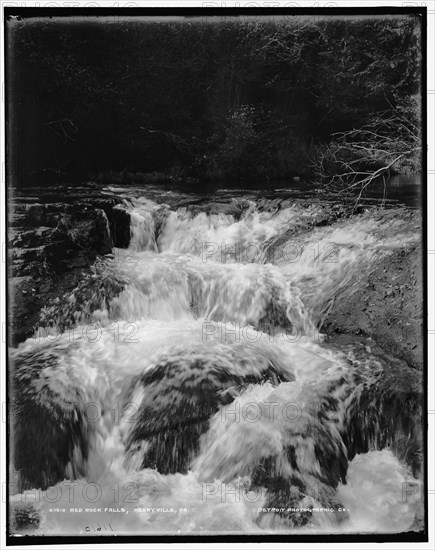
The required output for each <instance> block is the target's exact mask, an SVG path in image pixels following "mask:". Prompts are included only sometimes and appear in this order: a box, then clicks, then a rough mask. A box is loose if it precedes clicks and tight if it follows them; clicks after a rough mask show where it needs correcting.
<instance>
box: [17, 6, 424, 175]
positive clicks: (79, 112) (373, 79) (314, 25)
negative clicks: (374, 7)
mask: <svg viewBox="0 0 435 550" xmlns="http://www.w3.org/2000/svg"><path fill="white" fill-rule="evenodd" d="M210 19H211V18H210ZM8 30H9V33H8V48H9V65H8V78H9V90H10V92H9V96H8V101H9V104H8V105H9V112H11V113H12V112H13V115H11V116H10V118H9V142H8V143H9V149H8V153H9V167H10V172H9V174H10V175H11V176H12V184H13V185H31V184H44V183H57V182H61V181H74V180H76V181H80V180H81V181H83V180H84V179H86V178H89V177H91V176H95V175H96V174H97V173H98V172H101V171H106V172H107V171H114V172H117V173H121V174H118V175H117V176H116V177H117V178H119V182H122V179H123V175H122V173H124V174H126V173H128V174H131V173H137V172H142V173H148V174H150V173H152V172H156V173H159V174H164V176H165V177H167V178H168V179H171V178H172V179H179V178H181V179H183V178H197V179H204V178H206V179H211V180H218V181H221V180H225V181H227V182H228V181H234V182H237V181H248V180H250V179H258V180H265V181H268V180H272V179H279V178H288V177H292V176H302V177H305V178H310V179H315V180H316V181H319V180H322V181H325V183H327V184H332V185H336V184H337V183H338V184H340V182H342V181H345V180H346V181H347V183H348V184H349V185H352V184H353V183H354V182H355V181H356V182H358V181H361V180H363V179H364V178H365V177H367V176H365V175H364V174H366V173H368V174H377V171H379V170H380V172H379V175H383V174H384V172H390V171H394V170H396V171H402V172H406V171H408V172H409V171H416V170H418V165H419V158H420V156H419V155H420V142H419V140H420V134H419V126H420V103H419V74H420V44H419V40H420V21H419V19H418V18H415V17H413V16H409V17H400V18H393V17H391V18H373V19H367V18H359V19H358V18H356V19H354V20H349V19H332V18H328V19H315V18H312V19H311V18H290V17H289V18H286V19H285V20H284V19H282V20H275V21H271V20H264V21H262V20H257V19H254V20H250V21H249V22H248V21H246V20H242V19H241V20H237V19H233V20H231V21H222V20H220V19H218V20H217V21H216V22H210V20H208V21H203V20H202V19H190V18H186V19H185V20H184V21H182V22H158V23H152V22H146V21H142V22H139V21H125V22H119V23H115V22H109V21H108V20H105V19H104V18H101V19H100V20H98V21H97V22H93V23H84V22H79V21H77V20H76V21H73V20H72V21H60V20H59V19H58V20H54V19H53V20H49V19H48V20H46V21H37V22H36V21H32V20H31V19H29V20H27V21H26V20H22V21H19V20H18V21H11V22H9V29H8ZM112 177H113V178H114V177H115V176H114V174H112ZM155 177H156V178H159V177H160V176H159V175H157V174H155ZM337 177H338V178H339V179H338V180H337ZM340 177H341V178H342V180H340Z"/></svg>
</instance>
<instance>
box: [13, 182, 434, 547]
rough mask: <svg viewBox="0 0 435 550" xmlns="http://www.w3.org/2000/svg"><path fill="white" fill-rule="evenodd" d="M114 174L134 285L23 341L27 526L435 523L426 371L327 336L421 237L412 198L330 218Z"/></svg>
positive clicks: (109, 262)
mask: <svg viewBox="0 0 435 550" xmlns="http://www.w3.org/2000/svg"><path fill="white" fill-rule="evenodd" d="M392 183H393V184H394V182H392ZM106 191H107V192H110V193H112V194H116V195H117V196H120V197H121V198H122V203H121V204H120V205H119V208H122V209H124V210H125V211H127V212H128V213H129V215H130V220H131V226H130V244H129V246H128V248H115V249H114V251H113V254H111V255H108V256H106V258H105V260H104V263H103V264H102V265H103V267H102V269H103V271H104V273H105V276H106V277H109V278H110V277H114V278H116V280H120V281H122V290H121V291H120V292H119V294H116V295H114V296H112V297H111V298H110V300H109V302H108V304H106V306H104V307H101V308H100V309H98V310H97V311H94V312H93V314H92V315H93V318H92V323H89V324H87V325H86V326H82V325H80V324H78V325H77V326H76V327H75V328H74V329H72V330H70V331H67V332H61V333H59V332H58V331H56V327H53V331H52V333H51V334H47V333H46V332H45V333H42V332H39V333H36V334H35V336H34V338H29V339H27V340H26V341H25V342H23V343H21V344H20V345H19V346H18V348H16V349H13V350H12V351H11V360H12V363H13V365H14V369H15V375H14V376H15V380H16V384H17V386H16V387H17V388H18V389H17V390H16V392H15V395H14V399H15V402H16V411H17V412H16V418H17V422H16V428H15V429H14V433H13V444H12V447H13V449H15V450H14V451H13V454H14V459H15V462H14V463H15V470H16V473H15V477H14V476H12V482H14V480H15V481H16V484H17V490H16V491H15V494H13V496H12V503H15V504H18V503H30V508H31V509H32V510H34V511H36V512H35V513H37V515H38V518H39V519H38V521H37V522H35V524H34V525H33V526H30V527H28V526H27V527H26V529H24V530H23V533H24V534H38V535H48V536H49V535H56V534H57V535H59V534H60V535H66V534H71V535H86V534H89V535H95V534H99V535H105V534H107V535H113V534H119V535H122V534H125V535H132V534H138V535H147V534H174V535H175V534H208V533H213V534H228V533H232V534H246V533H254V534H266V533H295V532H297V533H335V532H337V533H374V532H375V533H379V532H386V533H397V532H403V531H409V530H417V529H418V518H421V516H422V513H423V512H422V510H423V502H422V497H421V494H422V491H421V490H420V486H421V483H422V477H421V476H422V474H421V461H420V462H419V461H418V460H415V458H414V455H418V453H421V445H422V443H421V438H422V433H421V432H422V430H421V414H422V413H421V407H422V394H421V392H422V382H421V377H420V374H421V373H418V372H417V371H415V370H413V369H410V368H409V367H408V366H407V365H406V364H405V363H404V362H402V361H399V360H396V359H393V358H390V357H388V356H386V355H385V354H383V353H381V352H378V351H376V350H375V349H374V347H373V346H372V344H371V342H370V341H368V340H364V339H363V338H359V339H358V338H357V337H355V338H351V340H350V342H349V341H346V342H344V341H343V342H342V341H340V339H338V340H337V341H336V342H330V341H328V338H326V336H325V335H324V334H323V333H322V323H323V319H324V317H325V315H326V313H327V312H328V308H330V307H331V304H332V303H333V301H334V298H335V296H336V295H337V294H338V293H339V292H341V290H342V289H343V288H349V287H352V286H357V285H358V284H360V282H361V280H362V278H363V277H364V274H365V273H367V272H368V270H370V269H371V268H372V267H373V265H375V264H376V263H377V262H378V261H379V260H380V259H381V258H383V257H385V256H386V255H388V254H391V253H392V252H394V251H397V250H402V249H403V250H405V249H406V248H407V247H409V246H412V245H413V244H415V243H416V242H418V241H419V239H420V234H418V233H413V232H410V231H409V229H408V228H407V226H406V224H405V223H404V221H403V219H402V218H401V216H400V204H398V203H397V204H396V203H394V204H393V206H392V210H391V211H392V212H393V213H394V212H395V210H394V209H395V208H397V215H391V216H389V217H386V219H385V221H383V222H382V223H379V222H378V221H377V220H376V217H375V215H374V213H373V211H372V210H370V209H367V210H366V211H364V212H362V213H361V214H359V215H357V216H352V217H340V216H338V215H337V216H336V218H335V219H334V220H333V221H332V223H326V222H325V223H321V219H322V216H323V215H324V212H323V207H322V205H321V203H319V202H318V201H314V200H313V201H308V200H307V199H306V197H305V199H302V198H301V197H299V195H298V193H297V191H293V192H292V193H290V192H287V193H285V192H284V191H283V190H281V191H280V192H278V193H277V192H274V191H270V192H269V193H267V194H264V193H263V194H261V193H259V192H257V191H255V190H251V191H249V192H247V191H246V190H239V191H237V190H234V189H232V190H225V189H220V190H215V192H214V193H213V195H206V196H205V195H204V196H199V195H197V194H195V193H193V192H190V191H181V190H174V189H170V188H165V187H159V186H154V187H152V186H149V187H148V188H146V189H145V190H144V189H143V188H142V189H141V188H139V187H134V186H131V187H128V188H115V187H110V188H107V190H106ZM301 192H302V191H301ZM305 195H306V193H305ZM411 195H412V193H411ZM277 197H279V199H278V198H277ZM413 201H414V198H410V199H408V195H407V197H406V200H404V202H405V203H407V204H411V205H412V203H413ZM61 314H62V312H59V315H61ZM349 315H352V312H349ZM411 455H412V456H411Z"/></svg>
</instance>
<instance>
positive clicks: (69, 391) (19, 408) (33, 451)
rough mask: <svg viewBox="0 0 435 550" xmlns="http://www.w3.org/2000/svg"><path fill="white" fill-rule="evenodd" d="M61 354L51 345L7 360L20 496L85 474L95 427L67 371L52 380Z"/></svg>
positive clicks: (61, 350) (82, 395)
mask: <svg viewBox="0 0 435 550" xmlns="http://www.w3.org/2000/svg"><path fill="white" fill-rule="evenodd" d="M66 354H67V348H62V347H60V346H58V347H57V348H56V350H54V349H51V346H50V344H42V345H41V346H39V347H38V348H37V349H34V350H32V351H31V352H18V353H14V354H12V357H11V360H12V367H13V370H14V372H13V375H12V388H11V393H12V400H13V404H12V406H11V408H12V428H13V446H12V454H13V464H14V468H15V470H17V472H18V490H19V491H20V492H22V491H24V490H26V489H32V488H38V489H43V490H45V489H47V488H48V487H50V486H52V485H55V484H56V483H58V482H59V481H61V480H63V479H65V478H69V479H74V478H76V477H80V476H82V475H84V474H85V462H86V459H87V457H88V454H89V449H90V446H91V444H92V439H93V437H92V432H93V430H94V425H93V424H92V423H89V422H88V420H87V415H86V404H87V403H88V399H87V398H86V396H85V393H84V391H83V390H82V389H80V385H79V384H76V383H75V379H74V373H73V371H72V369H68V371H67V372H66V371H65V373H64V376H58V375H55V376H53V374H55V373H56V371H58V370H59V369H61V368H62V367H61V365H62V364H64V362H65V356H66ZM64 369H65V367H64Z"/></svg>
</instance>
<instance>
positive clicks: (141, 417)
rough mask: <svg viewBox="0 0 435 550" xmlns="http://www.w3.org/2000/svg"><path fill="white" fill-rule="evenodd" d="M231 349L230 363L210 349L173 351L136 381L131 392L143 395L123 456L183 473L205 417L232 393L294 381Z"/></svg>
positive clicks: (278, 368)
mask: <svg viewBox="0 0 435 550" xmlns="http://www.w3.org/2000/svg"><path fill="white" fill-rule="evenodd" d="M236 349H237V350H238V351H237V352H235V354H233V355H232V356H231V359H230V358H229V357H226V356H224V355H223V354H221V355H219V354H215V353H213V349H209V348H207V349H206V348H204V350H201V351H198V352H197V355H193V356H192V353H191V352H184V351H180V352H179V353H175V352H174V353H173V354H172V355H168V356H165V357H162V358H161V359H160V361H159V362H158V363H157V364H156V366H155V367H154V368H153V369H151V370H150V371H147V372H146V373H145V374H143V375H142V376H141V377H140V378H139V380H138V381H137V384H136V390H138V391H143V393H144V398H143V400H142V403H141V405H140V408H139V411H138V413H137V414H136V415H135V416H136V422H135V423H134V424H132V429H131V432H130V434H129V436H128V439H127V453H128V455H129V456H130V457H133V456H135V455H136V453H139V455H140V456H141V457H142V460H141V462H142V465H141V467H142V468H156V469H157V470H158V471H159V472H160V473H162V474H169V473H176V472H182V473H186V472H187V470H188V467H189V464H190V462H191V460H192V459H193V458H194V457H195V456H196V454H197V452H198V448H199V441H200V436H201V435H202V434H203V433H204V432H206V431H207V429H208V423H209V420H210V418H211V417H212V415H213V414H215V413H216V411H217V410H218V409H219V407H221V406H223V405H227V404H228V403H230V402H232V401H233V399H234V392H237V391H238V390H239V389H241V388H244V387H246V386H248V385H249V384H259V383H261V382H265V381H270V382H272V383H274V384H277V383H278V382H280V381H286V380H291V379H293V375H291V374H290V373H289V372H288V371H287V370H286V369H285V368H284V367H282V366H280V365H278V364H275V363H274V362H273V360H271V359H268V358H267V357H262V356H260V355H258V356H257V358H256V359H255V360H253V361H252V362H250V361H248V360H246V357H247V355H248V353H249V350H248V348H246V347H245V348H243V349H242V347H240V346H236ZM243 350H244V351H243ZM258 352H259V353H261V352H260V350H258ZM142 388H143V390H142ZM144 442H146V446H145V448H142V443H144Z"/></svg>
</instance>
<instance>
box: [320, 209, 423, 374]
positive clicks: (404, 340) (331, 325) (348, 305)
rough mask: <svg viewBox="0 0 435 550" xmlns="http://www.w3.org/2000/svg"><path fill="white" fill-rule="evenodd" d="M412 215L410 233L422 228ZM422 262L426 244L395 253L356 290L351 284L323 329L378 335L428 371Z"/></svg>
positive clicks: (386, 347)
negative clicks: (424, 329) (425, 349)
mask: <svg viewBox="0 0 435 550" xmlns="http://www.w3.org/2000/svg"><path fill="white" fill-rule="evenodd" d="M384 215H387V212H386V213H385V214H384ZM406 217H407V220H408V223H409V229H410V231H415V230H418V229H419V227H420V223H421V220H420V215H419V213H418V212H417V211H412V210H408V211H406ZM422 262H423V256H422V246H421V245H416V246H412V247H410V248H406V249H402V250H397V251H392V252H391V253H390V254H389V255H387V256H385V257H384V258H382V259H381V260H380V261H379V262H377V263H376V265H374V266H373V269H371V270H370V271H369V272H368V273H367V274H366V276H365V277H364V278H363V279H362V280H361V282H360V284H359V285H358V286H357V287H356V288H355V287H351V288H346V289H344V290H343V292H341V293H340V294H339V295H338V296H337V297H336V299H335V300H334V303H333V304H332V307H331V308H330V310H329V312H328V315H327V316H326V318H325V321H324V323H323V327H322V329H321V330H322V332H326V334H328V335H330V336H331V335H334V334H355V335H362V336H366V337H369V338H372V339H373V340H374V341H375V342H376V343H377V344H378V345H379V346H381V347H382V348H383V349H384V350H385V351H386V352H388V353H390V354H391V355H392V356H394V357H397V358H399V359H403V360H405V361H406V362H407V363H408V364H409V365H410V366H412V367H414V368H416V369H418V370H423V365H424V349H423V342H424V338H423V290H422V289H423V277H422V274H423V265H422Z"/></svg>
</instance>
